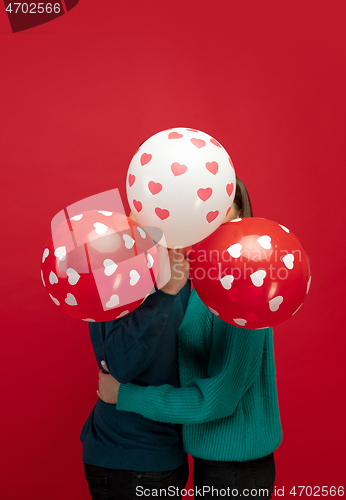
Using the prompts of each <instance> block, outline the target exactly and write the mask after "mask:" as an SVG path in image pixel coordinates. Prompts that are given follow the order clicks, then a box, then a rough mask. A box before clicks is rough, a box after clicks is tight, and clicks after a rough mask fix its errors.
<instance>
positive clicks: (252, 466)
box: [193, 453, 275, 500]
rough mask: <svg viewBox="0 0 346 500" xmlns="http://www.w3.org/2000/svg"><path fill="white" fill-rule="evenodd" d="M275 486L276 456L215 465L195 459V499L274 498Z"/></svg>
mask: <svg viewBox="0 0 346 500" xmlns="http://www.w3.org/2000/svg"><path fill="white" fill-rule="evenodd" d="M274 482H275V462H274V455H273V453H271V454H270V455H268V456H266V457H263V458H259V459H257V460H248V461H246V462H215V461H213V460H204V459H201V458H194V468H193V485H194V488H195V499H196V500H198V498H202V499H203V500H215V498H220V497H221V498H228V499H229V498H231V499H237V500H239V498H244V497H247V498H248V500H251V498H255V497H257V499H258V500H264V499H269V498H271V497H272V495H271V494H272V492H273V489H274Z"/></svg>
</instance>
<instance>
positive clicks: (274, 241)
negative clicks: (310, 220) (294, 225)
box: [189, 217, 311, 329]
mask: <svg viewBox="0 0 346 500" xmlns="http://www.w3.org/2000/svg"><path fill="white" fill-rule="evenodd" d="M189 258H190V272H191V276H192V279H193V284H194V287H195V289H196V291H197V293H198V295H199V297H200V298H201V300H202V301H203V303H204V304H205V305H206V306H207V307H208V308H209V309H210V311H212V312H213V313H214V314H215V315H216V316H218V317H219V318H220V319H221V320H223V321H225V322H227V323H230V324H233V325H236V326H240V327H245V328H249V329H258V328H265V327H269V326H274V325H277V324H279V323H282V322H283V321H285V320H287V319H288V318H289V317H291V316H292V315H293V314H295V313H296V312H297V310H298V309H299V308H300V307H301V306H302V304H303V301H304V299H305V297H306V295H307V293H308V291H309V288H310V283H311V273H310V263H309V258H308V256H307V254H306V252H305V250H304V248H303V246H302V245H301V243H300V241H299V240H298V238H297V237H296V236H295V235H294V234H292V233H291V232H290V231H289V229H287V228H286V227H284V226H282V225H280V224H277V223H276V222H273V221H270V220H267V219H262V218H255V217H251V218H244V219H235V220H233V221H230V222H227V223H225V224H222V225H221V226H220V227H219V228H218V229H217V230H216V231H214V232H213V233H212V234H211V235H210V236H208V237H207V238H205V239H204V240H202V241H200V242H199V243H197V244H196V245H194V246H193V249H192V251H191V252H190V254H189Z"/></svg>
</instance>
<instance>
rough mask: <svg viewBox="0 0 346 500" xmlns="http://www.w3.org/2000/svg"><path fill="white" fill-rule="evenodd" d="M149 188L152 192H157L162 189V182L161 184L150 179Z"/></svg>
mask: <svg viewBox="0 0 346 500" xmlns="http://www.w3.org/2000/svg"><path fill="white" fill-rule="evenodd" d="M148 188H149V191H150V192H151V194H157V193H159V192H160V191H161V189H162V184H160V183H159V182H154V181H150V182H149V184H148Z"/></svg>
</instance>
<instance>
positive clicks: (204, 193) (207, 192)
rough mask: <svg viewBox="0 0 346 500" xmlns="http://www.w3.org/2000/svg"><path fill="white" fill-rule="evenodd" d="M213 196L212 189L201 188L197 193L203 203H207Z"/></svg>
mask: <svg viewBox="0 0 346 500" xmlns="http://www.w3.org/2000/svg"><path fill="white" fill-rule="evenodd" d="M212 194H213V190H212V188H211V187H208V188H200V189H199V190H198V191H197V196H198V198H200V199H201V200H202V201H207V200H208V199H209V198H210V197H211V195H212Z"/></svg>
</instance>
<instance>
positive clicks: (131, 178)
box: [129, 174, 136, 187]
mask: <svg viewBox="0 0 346 500" xmlns="http://www.w3.org/2000/svg"><path fill="white" fill-rule="evenodd" d="M135 180H136V176H135V175H132V174H130V175H129V186H130V187H131V186H133V185H134V183H135Z"/></svg>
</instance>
